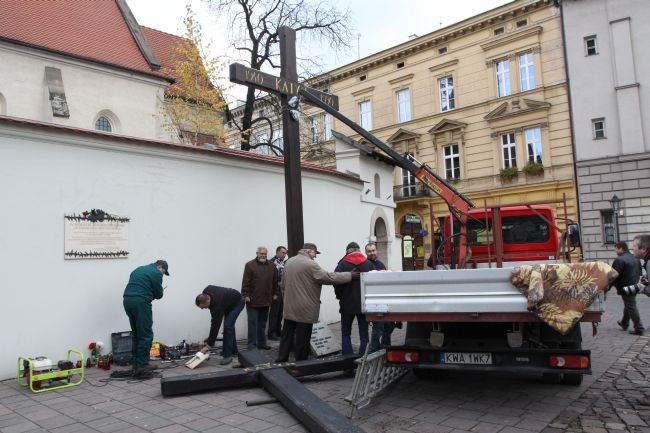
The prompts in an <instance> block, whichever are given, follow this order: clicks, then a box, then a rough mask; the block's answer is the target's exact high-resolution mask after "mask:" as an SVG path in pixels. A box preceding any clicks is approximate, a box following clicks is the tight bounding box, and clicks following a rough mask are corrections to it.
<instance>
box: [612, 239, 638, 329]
mask: <svg viewBox="0 0 650 433" xmlns="http://www.w3.org/2000/svg"><path fill="white" fill-rule="evenodd" d="M614 248H615V251H616V254H617V255H618V257H617V258H616V260H614V263H612V268H614V270H616V272H618V277H616V279H615V280H614V282H613V283H612V286H614V287H616V292H617V293H618V294H619V295H621V298H622V299H623V318H622V319H621V320H620V321H618V322H616V323H618V325H619V326H620V327H621V328H623V330H624V331H625V330H627V328H628V326H629V325H630V320H632V323H633V324H634V330H632V331H630V333H631V334H635V335H643V323H641V317H639V310H638V308H637V306H636V293H626V291H624V287H626V286H630V285H633V284H636V283H637V282H638V281H639V277H640V276H641V263H640V262H639V259H637V258H635V257H634V256H633V255H632V254H631V253H630V251H629V250H628V248H627V244H626V243H625V242H618V243H617V244H616V245H615V246H614Z"/></svg>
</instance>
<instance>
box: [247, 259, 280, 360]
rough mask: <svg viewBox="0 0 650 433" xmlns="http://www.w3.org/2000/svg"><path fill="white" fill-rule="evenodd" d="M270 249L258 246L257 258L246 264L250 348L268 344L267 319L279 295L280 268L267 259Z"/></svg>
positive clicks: (267, 347) (265, 348)
mask: <svg viewBox="0 0 650 433" xmlns="http://www.w3.org/2000/svg"><path fill="white" fill-rule="evenodd" d="M267 254H268V249H267V248H266V247H258V248H257V253H256V255H255V258H254V259H253V260H251V261H250V262H248V263H246V266H244V277H243V278H242V283H241V294H242V295H243V296H244V300H245V301H246V314H248V349H249V350H250V349H255V348H258V349H264V350H268V349H270V348H271V347H270V346H268V345H267V344H266V321H267V320H268V318H269V307H270V306H271V302H273V300H275V299H277V297H278V270H277V269H276V267H275V264H273V263H271V262H270V261H268V260H267V259H266V257H267Z"/></svg>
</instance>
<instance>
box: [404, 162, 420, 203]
mask: <svg viewBox="0 0 650 433" xmlns="http://www.w3.org/2000/svg"><path fill="white" fill-rule="evenodd" d="M405 156H406V158H407V159H409V160H411V161H413V160H414V158H413V155H412V154H410V153H407V154H406V155H405ZM416 192H417V187H416V185H415V175H413V173H411V172H410V171H409V170H407V169H405V168H403V169H402V197H414V196H415V194H416Z"/></svg>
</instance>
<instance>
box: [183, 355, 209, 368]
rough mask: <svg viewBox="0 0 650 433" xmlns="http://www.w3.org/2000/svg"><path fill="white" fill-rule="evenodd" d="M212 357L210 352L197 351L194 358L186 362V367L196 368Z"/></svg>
mask: <svg viewBox="0 0 650 433" xmlns="http://www.w3.org/2000/svg"><path fill="white" fill-rule="evenodd" d="M209 357H210V353H203V352H202V351H198V352H196V354H194V356H193V357H192V359H190V360H189V361H187V362H186V363H185V367H187V368H189V369H191V370H194V369H195V368H196V367H197V366H198V365H199V364H201V363H202V362H203V361H205V360H206V359H208V358H209Z"/></svg>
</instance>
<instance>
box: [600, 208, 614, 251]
mask: <svg viewBox="0 0 650 433" xmlns="http://www.w3.org/2000/svg"><path fill="white" fill-rule="evenodd" d="M600 221H601V227H602V230H603V243H604V244H615V243H616V224H615V223H614V211H613V210H611V209H604V210H601V211H600Z"/></svg>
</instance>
